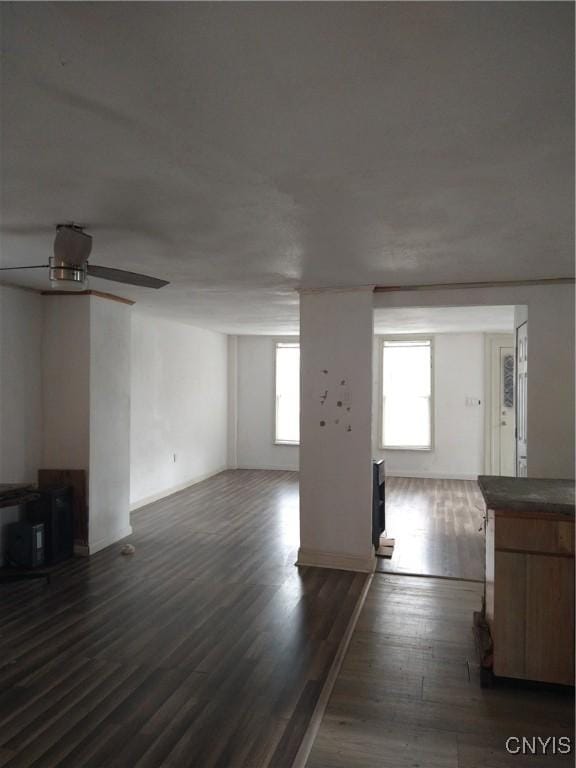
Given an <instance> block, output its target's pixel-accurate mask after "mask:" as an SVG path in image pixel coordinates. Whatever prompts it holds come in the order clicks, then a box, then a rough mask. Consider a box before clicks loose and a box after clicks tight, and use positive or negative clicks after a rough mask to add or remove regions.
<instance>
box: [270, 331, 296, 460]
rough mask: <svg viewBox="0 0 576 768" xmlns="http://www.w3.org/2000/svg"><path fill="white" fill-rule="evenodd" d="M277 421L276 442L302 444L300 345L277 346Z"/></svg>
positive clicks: (285, 344) (278, 344)
mask: <svg viewBox="0 0 576 768" xmlns="http://www.w3.org/2000/svg"><path fill="white" fill-rule="evenodd" d="M275 387H276V419H275V434H274V441H275V442H276V443H286V444H288V445H298V444H299V442H300V344H299V343H298V342H277V344H276V381H275Z"/></svg>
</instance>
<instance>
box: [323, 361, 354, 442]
mask: <svg viewBox="0 0 576 768" xmlns="http://www.w3.org/2000/svg"><path fill="white" fill-rule="evenodd" d="M320 371H321V373H322V374H324V375H328V369H327V368H321V369H320ZM335 378H336V377H335ZM338 385H339V386H340V387H346V379H343V378H336V381H335V387H336V389H338ZM332 391H334V390H332ZM319 400H320V405H321V406H325V410H326V411H327V412H328V413H327V414H326V418H323V419H321V420H320V421H319V424H320V426H321V427H325V426H327V424H328V422H331V423H332V424H333V425H334V426H336V427H337V426H339V425H340V422H341V420H340V418H338V417H339V415H340V414H341V413H342V411H340V412H339V411H337V410H336V409H338V408H346V412H347V413H350V412H351V410H352V408H351V406H350V405H349V403H350V402H351V400H352V397H351V393H350V391H349V389H345V390H344V391H342V390H340V391H339V394H337V395H336V394H335V395H333V396H332V397H331V396H330V388H329V387H328V388H327V389H324V390H323V391H322V392H321V393H320V397H319ZM332 410H333V411H335V412H334V413H332V414H330V411H332ZM330 416H332V417H333V418H330ZM349 418H350V417H349ZM342 427H343V429H344V431H345V432H352V425H351V424H349V423H348V424H342Z"/></svg>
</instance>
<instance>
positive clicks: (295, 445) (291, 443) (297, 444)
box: [274, 440, 300, 448]
mask: <svg viewBox="0 0 576 768" xmlns="http://www.w3.org/2000/svg"><path fill="white" fill-rule="evenodd" d="M274 445H293V446H294V447H295V448H298V447H299V446H300V443H299V442H298V443H295V442H293V441H292V440H274Z"/></svg>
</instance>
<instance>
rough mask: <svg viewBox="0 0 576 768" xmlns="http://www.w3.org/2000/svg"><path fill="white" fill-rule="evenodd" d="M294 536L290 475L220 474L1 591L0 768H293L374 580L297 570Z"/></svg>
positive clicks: (294, 494) (294, 485)
mask: <svg viewBox="0 0 576 768" xmlns="http://www.w3.org/2000/svg"><path fill="white" fill-rule="evenodd" d="M298 523H299V520H298V477H297V474H295V473H291V472H262V471H241V470H237V471H229V472H223V473H221V474H220V475H217V476H216V477H214V478H211V479H209V480H207V481H205V482H202V483H199V484H198V485H195V486H193V487H191V488H189V489H187V490H185V491H181V492H179V493H177V494H174V495H172V496H170V497H168V498H166V499H163V500H161V501H158V502H155V503H154V504H150V505H148V506H146V507H144V508H142V509H140V510H138V511H136V512H135V513H134V514H133V515H132V525H133V529H134V534H133V536H132V537H130V539H129V541H130V542H131V543H132V544H134V546H135V547H136V553H135V555H133V556H131V557H124V556H122V555H121V554H120V545H118V546H113V547H110V548H108V549H107V550H104V551H103V552H100V553H98V554H97V555H95V556H93V557H92V558H90V559H75V560H72V561H70V562H68V563H65V564H62V566H60V567H59V568H58V569H57V570H56V572H55V573H54V575H53V579H52V584H51V585H44V584H43V583H41V582H33V583H13V584H9V585H8V584H4V585H0V765H1V766H2V767H4V766H6V767H7V768H32V767H34V768H51V767H52V766H59V767H60V768H156V767H157V766H164V767H165V768H171V767H172V768H187V766H190V767H191V768H260V767H261V766H262V767H264V766H271V768H284V766H289V765H290V764H291V761H292V758H293V757H294V755H295V754H296V751H297V750H298V747H299V745H300V741H301V739H302V735H303V733H304V731H305V729H306V727H307V724H308V722H309V719H310V715H311V713H312V711H313V709H314V706H315V703H316V701H317V699H318V696H319V693H320V690H321V689H322V686H323V683H324V680H325V679H326V675H327V674H328V671H329V669H330V666H331V664H332V661H333V659H334V656H335V654H336V651H337V648H338V646H339V643H340V641H341V639H342V636H343V634H344V632H345V629H346V626H347V624H348V622H349V620H350V617H351V615H352V612H353V610H354V607H355V605H356V602H357V600H358V598H359V595H360V593H361V591H362V587H363V585H364V582H365V578H366V577H365V576H364V575H359V574H353V573H346V572H343V571H330V570H325V569H312V568H296V567H295V566H294V562H295V560H296V551H297V547H298V539H299V531H298ZM123 543H124V542H123Z"/></svg>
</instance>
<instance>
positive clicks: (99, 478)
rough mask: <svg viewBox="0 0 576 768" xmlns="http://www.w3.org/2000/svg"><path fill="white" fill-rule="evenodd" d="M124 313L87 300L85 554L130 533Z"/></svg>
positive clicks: (126, 319) (119, 307)
mask: <svg viewBox="0 0 576 768" xmlns="http://www.w3.org/2000/svg"><path fill="white" fill-rule="evenodd" d="M130 312H131V308H130V307H129V306H127V305H126V304H122V303H119V302H117V301H108V300H106V299H101V298H98V297H90V477H89V510H90V515H89V546H90V552H91V553H93V552H97V551H98V550H100V549H102V548H103V547H107V546H108V545H109V544H111V543H113V542H115V541H119V540H120V539H122V538H124V537H125V536H128V535H129V534H130V533H131V532H132V528H131V527H130V383H131V382H130Z"/></svg>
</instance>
